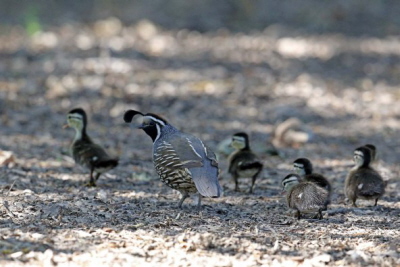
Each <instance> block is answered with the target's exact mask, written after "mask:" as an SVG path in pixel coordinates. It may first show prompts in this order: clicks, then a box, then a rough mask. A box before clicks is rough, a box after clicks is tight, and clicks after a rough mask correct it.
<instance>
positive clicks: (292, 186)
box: [282, 174, 329, 219]
mask: <svg viewBox="0 0 400 267" xmlns="http://www.w3.org/2000/svg"><path fill="white" fill-rule="evenodd" d="M282 186H283V190H284V191H285V192H286V203H287V205H288V207H289V208H291V209H294V210H296V218H297V219H300V217H301V214H302V213H317V216H316V217H317V218H318V219H322V211H323V210H326V209H327V205H328V204H329V193H328V191H327V190H326V189H324V188H322V187H320V186H317V185H316V184H315V183H312V182H307V181H301V178H300V176H299V175H297V174H289V175H287V176H286V177H285V178H283V180H282Z"/></svg>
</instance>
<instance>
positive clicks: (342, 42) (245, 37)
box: [0, 11, 400, 266]
mask: <svg viewBox="0 0 400 267" xmlns="http://www.w3.org/2000/svg"><path fill="white" fill-rule="evenodd" d="M349 12H351V11H349ZM382 12H383V11H382ZM347 14H348V15H349V13H347ZM379 16H380V17H379ZM376 17H378V18H381V19H384V15H382V14H380V13H379V14H378V13H377V15H376ZM376 17H374V18H376ZM328 26H329V25H328ZM379 27H383V26H382V25H380V26H379ZM389 28H390V27H388V29H389ZM379 29H380V28H379ZM370 30H371V33H375V32H378V30H377V28H370ZM2 32H3V34H2V35H0V164H2V165H1V166H0V199H1V203H0V204H1V205H0V265H2V266H54V265H57V266H325V265H328V266H400V202H399V201H400V195H399V193H398V192H399V190H400V179H399V174H400V166H399V162H400V144H399V136H400V105H399V103H400V90H399V88H398V84H399V82H400V38H399V37H398V36H396V35H382V36H376V35H373V34H371V35H368V32H365V34H364V35H359V36H355V35H345V34H341V33H340V32H339V33H335V32H333V33H329V32H325V33H322V34H321V33H319V34H316V33H312V32H304V31H298V30H295V29H293V28H290V29H289V28H286V27H280V26H277V25H273V26H270V27H267V28H265V30H256V31H249V32H247V33H241V32H235V31H230V30H227V29H223V30H215V31H214V30H210V31H206V32H198V31H194V30H189V29H173V28H164V27H161V26H160V25H157V24H155V23H153V22H151V21H150V20H140V21H138V22H135V23H133V24H125V23H122V22H121V21H120V20H119V19H116V18H107V19H104V20H97V21H95V22H88V23H78V22H76V23H70V24H61V25H59V26H54V27H50V28H46V29H45V30H43V31H42V32H38V33H36V34H33V35H28V34H27V33H26V31H25V29H23V28H21V27H19V26H7V27H3V28H2ZM380 33H382V32H380ZM75 107H82V108H84V109H85V110H86V111H87V113H88V116H89V125H88V133H89V135H90V136H91V137H92V138H93V139H94V140H96V141H97V142H98V143H100V144H102V145H103V146H104V147H106V148H107V149H108V151H109V152H110V153H111V154H113V155H116V156H118V157H119V158H120V164H119V166H118V167H117V168H116V169H114V170H112V171H110V172H109V173H108V174H106V175H104V176H102V177H101V178H100V180H99V182H98V186H97V187H96V188H87V187H85V186H84V184H85V182H87V180H88V177H89V176H88V171H87V170H85V169H83V168H80V167H79V166H76V165H75V164H74V162H73V161H72V159H71V158H70V157H69V156H68V152H67V151H68V146H69V144H70V142H71V140H72V137H73V135H74V133H73V131H72V130H71V129H62V126H63V124H65V122H66V113H67V112H68V111H69V110H70V109H72V108H75ZM127 109H137V110H140V111H142V112H153V113H158V114H160V115H163V116H164V117H165V118H167V119H168V120H169V122H170V123H171V124H173V125H174V126H176V127H177V128H179V129H181V130H183V131H185V132H188V133H192V134H195V135H197V136H198V137H200V138H202V139H203V140H204V141H205V142H206V143H207V144H208V145H209V146H210V147H212V148H214V150H215V151H219V152H221V151H222V150H221V149H218V145H219V144H220V142H222V141H223V140H225V139H226V138H229V137H230V136H231V135H232V134H233V133H235V132H238V131H246V132H248V133H249V134H250V136H251V146H252V147H253V149H254V150H255V151H256V152H257V153H258V154H259V156H260V158H261V159H262V160H263V163H264V166H265V168H264V171H263V173H262V175H261V176H260V177H259V179H258V181H257V183H256V188H255V192H254V194H251V195H249V194H247V193H246V190H247V189H248V186H249V180H245V179H243V180H241V183H240V187H241V192H234V191H233V188H234V185H233V182H232V180H231V178H230V176H229V174H228V173H227V158H226V156H225V155H223V154H222V153H219V161H220V166H221V175H220V183H221V185H222V186H223V189H224V195H223V197H221V198H218V199H203V208H202V210H201V211H197V210H196V209H195V205H196V201H195V198H192V199H188V200H186V201H185V203H184V208H183V210H180V209H177V208H176V205H177V202H178V200H179V197H180V196H179V194H178V193H176V192H174V191H173V190H172V189H170V188H168V187H166V186H165V185H164V184H162V183H161V181H160V180H159V179H158V177H157V175H156V173H155V171H154V169H153V164H152V161H151V157H152V154H151V153H152V151H151V150H152V143H151V139H150V138H149V137H148V136H146V135H145V133H144V132H142V131H140V130H135V129H131V128H130V127H129V126H128V125H125V124H124V123H123V119H122V117H123V113H124V111H125V110H127ZM293 117H295V118H298V119H300V120H301V121H302V122H303V123H304V128H306V129H308V133H309V137H310V140H309V141H308V142H307V143H305V144H304V145H295V146H285V145H283V146H281V147H278V148H277V149H278V152H279V153H278V154H279V155H277V156H276V155H273V153H270V152H271V148H272V145H271V138H272V135H273V131H274V128H275V127H276V125H278V124H279V123H281V122H283V121H284V120H286V119H288V118H293ZM366 143H372V144H375V145H376V146H377V148H378V161H377V162H376V163H375V164H374V166H375V168H376V169H377V170H378V171H379V172H380V173H381V174H382V176H383V177H384V179H385V180H388V185H387V188H386V193H385V195H384V196H383V197H382V199H381V200H380V201H379V203H378V204H379V205H378V206H377V207H372V204H373V203H372V202H368V201H362V200H361V201H360V203H359V204H360V205H359V207H358V208H352V207H350V206H349V205H347V204H346V203H345V198H344V195H343V185H344V179H345V177H346V174H347V173H348V171H349V170H350V169H351V167H352V164H353V162H352V153H353V150H354V149H355V148H356V147H358V146H360V145H363V144H366ZM5 151H11V153H12V156H9V155H8V154H7V153H6V152H5ZM298 157H307V158H309V159H311V160H312V162H313V163H314V167H315V171H316V172H319V173H322V174H324V175H326V177H328V179H329V180H330V181H331V183H332V185H333V188H334V193H333V196H332V204H331V205H330V206H329V209H328V210H327V211H326V212H325V213H324V219H322V220H314V219H302V220H296V219H294V218H293V216H292V213H291V211H289V210H288V209H287V207H286V204H285V200H284V199H283V197H282V196H281V194H280V192H281V185H280V182H281V180H282V178H283V177H284V176H285V175H286V174H288V173H290V172H291V168H292V162H293V161H294V160H295V159H296V158H298ZM4 160H5V161H6V162H3V163H1V162H2V161H4Z"/></svg>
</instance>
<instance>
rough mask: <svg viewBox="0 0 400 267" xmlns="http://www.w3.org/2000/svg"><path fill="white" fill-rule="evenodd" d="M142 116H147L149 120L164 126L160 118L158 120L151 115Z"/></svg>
mask: <svg viewBox="0 0 400 267" xmlns="http://www.w3.org/2000/svg"><path fill="white" fill-rule="evenodd" d="M144 117H145V118H148V119H150V120H153V121H155V122H157V123H159V124H160V125H162V126H165V122H163V121H162V120H159V119H157V118H154V117H153V116H144Z"/></svg>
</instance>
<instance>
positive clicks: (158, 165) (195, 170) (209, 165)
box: [124, 110, 222, 208]
mask: <svg viewBox="0 0 400 267" xmlns="http://www.w3.org/2000/svg"><path fill="white" fill-rule="evenodd" d="M134 116H141V117H142V122H141V123H140V125H139V126H138V128H140V129H143V130H144V131H145V132H146V134H147V135H149V136H150V138H151V139H152V140H153V163H154V167H155V169H156V171H157V173H158V175H159V177H160V179H161V181H163V182H164V183H165V184H166V185H168V186H169V187H171V188H173V189H175V190H178V191H179V192H180V193H181V194H182V197H181V199H180V201H179V203H178V207H179V208H182V203H183V201H184V200H185V199H186V198H187V197H188V196H189V195H190V194H191V193H199V198H198V203H197V206H198V208H200V207H201V196H205V197H219V196H221V193H222V189H221V186H220V185H219V182H218V174H219V169H218V162H217V159H216V156H215V154H214V152H213V151H212V150H211V149H210V148H209V147H208V146H206V145H205V144H204V143H203V142H202V141H201V140H200V139H199V138H197V137H195V136H193V135H191V134H186V133H183V132H181V131H179V130H178V129H177V128H175V127H174V126H172V125H171V124H169V123H168V122H167V121H166V120H165V119H163V118H161V117H160V116H158V115H155V114H152V113H147V114H143V113H141V112H139V111H135V110H128V111H126V112H125V114H124V121H125V122H126V123H131V122H132V119H133V117H134Z"/></svg>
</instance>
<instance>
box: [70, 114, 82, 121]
mask: <svg viewBox="0 0 400 267" xmlns="http://www.w3.org/2000/svg"><path fill="white" fill-rule="evenodd" d="M68 118H69V119H76V120H83V117H82V115H81V114H78V113H72V114H69V115H68Z"/></svg>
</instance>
